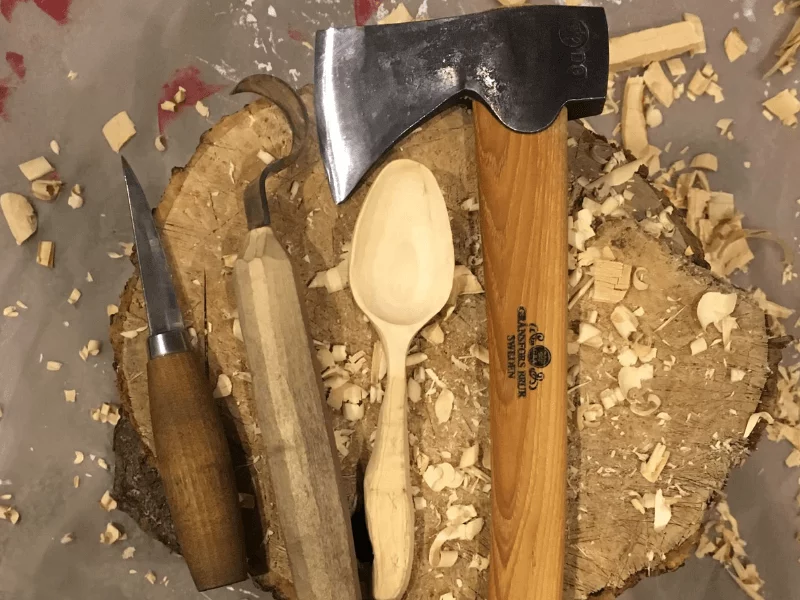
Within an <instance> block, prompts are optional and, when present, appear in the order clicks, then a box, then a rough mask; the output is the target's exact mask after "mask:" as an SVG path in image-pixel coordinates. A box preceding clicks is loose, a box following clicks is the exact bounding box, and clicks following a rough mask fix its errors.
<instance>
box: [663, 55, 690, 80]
mask: <svg viewBox="0 0 800 600" xmlns="http://www.w3.org/2000/svg"><path fill="white" fill-rule="evenodd" d="M666 64H667V69H669V74H670V75H672V76H673V77H675V78H678V77H681V76H683V75H686V65H684V64H683V61H682V60H681V59H680V58H678V57H675V58H670V59H669V60H667V61H666Z"/></svg>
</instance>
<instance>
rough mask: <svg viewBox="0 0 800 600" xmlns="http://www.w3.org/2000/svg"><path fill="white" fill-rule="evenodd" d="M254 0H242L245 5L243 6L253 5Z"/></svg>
mask: <svg viewBox="0 0 800 600" xmlns="http://www.w3.org/2000/svg"><path fill="white" fill-rule="evenodd" d="M254 1H255V0H244V5H245V6H253V2H254Z"/></svg>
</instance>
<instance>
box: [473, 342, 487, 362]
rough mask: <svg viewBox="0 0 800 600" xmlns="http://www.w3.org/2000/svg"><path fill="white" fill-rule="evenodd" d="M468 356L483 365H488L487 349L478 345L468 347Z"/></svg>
mask: <svg viewBox="0 0 800 600" xmlns="http://www.w3.org/2000/svg"><path fill="white" fill-rule="evenodd" d="M469 355H470V356H473V357H475V358H477V359H478V360H479V361H481V362H482V363H483V364H485V365H488V364H489V349H488V348H485V347H484V346H481V345H479V344H472V346H470V347H469Z"/></svg>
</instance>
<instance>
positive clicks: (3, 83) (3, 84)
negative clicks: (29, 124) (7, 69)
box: [0, 77, 14, 121]
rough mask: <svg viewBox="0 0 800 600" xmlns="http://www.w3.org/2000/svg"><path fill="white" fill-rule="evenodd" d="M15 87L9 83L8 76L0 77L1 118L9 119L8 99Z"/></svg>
mask: <svg viewBox="0 0 800 600" xmlns="http://www.w3.org/2000/svg"><path fill="white" fill-rule="evenodd" d="M12 91H14V88H12V87H10V86H9V85H8V77H5V78H3V79H0V119H3V121H8V113H7V112H6V100H8V99H9V97H10V96H11V92H12Z"/></svg>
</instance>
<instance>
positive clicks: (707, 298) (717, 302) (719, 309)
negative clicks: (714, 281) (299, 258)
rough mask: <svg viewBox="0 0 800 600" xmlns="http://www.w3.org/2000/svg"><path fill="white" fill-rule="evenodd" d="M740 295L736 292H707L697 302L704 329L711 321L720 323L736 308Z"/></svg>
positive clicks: (698, 318) (699, 318)
mask: <svg viewBox="0 0 800 600" xmlns="http://www.w3.org/2000/svg"><path fill="white" fill-rule="evenodd" d="M737 300H738V296H737V295H736V294H735V293H732V294H723V293H720V292H706V293H705V294H703V296H702V297H701V298H700V301H699V302H698V303H697V320H698V321H700V327H701V328H702V330H703V331H705V330H706V328H707V327H708V326H709V325H710V324H711V323H715V324H716V323H720V322H721V321H722V320H723V319H724V318H725V317H729V316H730V315H731V314H733V311H734V310H735V309H736V301H737Z"/></svg>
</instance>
